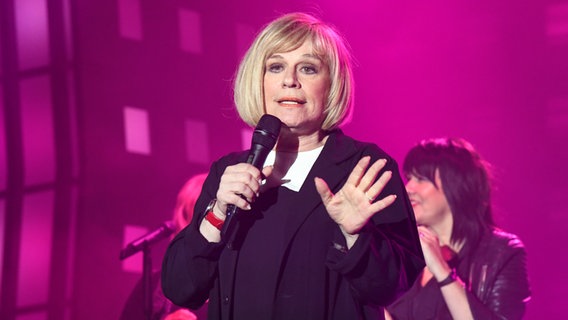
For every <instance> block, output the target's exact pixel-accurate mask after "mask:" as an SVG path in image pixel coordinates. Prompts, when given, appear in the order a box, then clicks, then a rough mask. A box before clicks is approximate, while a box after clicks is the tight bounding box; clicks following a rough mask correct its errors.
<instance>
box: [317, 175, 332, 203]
mask: <svg viewBox="0 0 568 320" xmlns="http://www.w3.org/2000/svg"><path fill="white" fill-rule="evenodd" d="M314 182H315V183H316V190H317V191H318V193H319V195H320V197H321V201H322V202H323V204H324V205H326V204H328V203H329V202H330V201H331V199H332V198H333V193H332V192H331V190H330V189H329V186H328V185H327V183H326V182H325V181H324V180H323V179H321V178H318V177H316V178H315V179H314Z"/></svg>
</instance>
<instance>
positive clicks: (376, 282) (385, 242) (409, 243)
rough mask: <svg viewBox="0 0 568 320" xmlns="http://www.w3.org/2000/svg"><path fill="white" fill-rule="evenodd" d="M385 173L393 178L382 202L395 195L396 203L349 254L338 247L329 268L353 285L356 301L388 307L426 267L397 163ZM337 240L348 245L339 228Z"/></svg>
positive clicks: (331, 253) (377, 218)
mask: <svg viewBox="0 0 568 320" xmlns="http://www.w3.org/2000/svg"><path fill="white" fill-rule="evenodd" d="M383 157H384V156H383ZM374 158H375V159H374V160H376V159H378V157H376V156H375V157H374ZM374 160H373V161H374ZM384 170H390V171H392V173H393V176H392V178H391V180H390V181H389V183H388V184H387V186H386V187H385V189H384V190H383V192H382V193H381V194H380V195H379V197H378V198H379V199H380V198H383V197H385V196H387V195H389V194H395V195H396V196H397V199H396V201H395V202H394V203H393V204H392V205H391V206H389V207H387V208H385V209H384V210H382V211H380V212H378V213H377V214H375V216H373V218H371V220H369V222H368V223H367V225H366V226H365V227H364V228H363V229H362V230H361V232H360V234H359V238H358V239H357V241H356V242H355V244H354V245H353V246H352V247H351V248H350V249H349V250H348V251H346V250H338V249H337V248H338V247H337V246H335V247H332V248H330V250H329V252H328V267H330V269H332V270H334V271H337V272H338V273H340V274H342V275H343V276H344V277H345V278H346V279H347V280H348V281H349V283H350V286H351V290H352V292H353V295H354V297H355V298H356V299H357V300H359V301H360V302H361V303H362V304H370V305H375V306H386V305H388V304H389V303H391V302H393V301H394V300H395V299H396V298H397V297H399V296H400V295H401V294H402V293H404V292H406V291H407V290H408V289H409V288H410V286H411V285H412V284H413V283H414V280H415V279H416V277H417V276H418V274H419V273H420V271H421V270H422V269H423V268H424V265H425V264H424V258H423V255H422V250H421V247H420V242H419V239H418V232H417V229H416V222H415V219H414V213H413V211H412V207H411V206H410V202H409V200H408V196H407V194H406V191H405V189H404V184H403V182H402V179H401V177H400V174H399V172H398V167H397V165H396V162H395V161H394V160H393V159H392V158H389V159H388V161H387V167H386V168H385V169H384ZM335 240H336V241H338V242H339V241H343V243H345V239H344V237H343V235H342V234H341V231H339V228H338V230H337V234H336V236H335Z"/></svg>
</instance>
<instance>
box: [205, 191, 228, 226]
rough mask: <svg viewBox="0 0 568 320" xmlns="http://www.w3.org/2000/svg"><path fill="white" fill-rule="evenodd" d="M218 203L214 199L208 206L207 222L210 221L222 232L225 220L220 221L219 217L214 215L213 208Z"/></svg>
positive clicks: (206, 210)
mask: <svg viewBox="0 0 568 320" xmlns="http://www.w3.org/2000/svg"><path fill="white" fill-rule="evenodd" d="M216 202H217V199H213V200H211V201H210V202H209V204H208V205H207V208H206V209H205V212H206V213H205V220H207V221H209V223H210V224H211V225H213V226H214V227H215V228H217V229H218V230H219V231H221V228H222V227H223V223H225V220H221V219H219V217H217V216H216V215H215V213H213V207H215V203H216Z"/></svg>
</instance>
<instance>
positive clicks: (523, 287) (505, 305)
mask: <svg viewBox="0 0 568 320" xmlns="http://www.w3.org/2000/svg"><path fill="white" fill-rule="evenodd" d="M457 274H458V276H459V278H460V279H461V280H462V281H463V282H464V283H465V287H466V294H467V299H468V302H469V306H470V308H471V311H472V313H473V317H474V319H522V318H523V314H524V312H525V306H526V303H527V302H528V300H529V299H530V294H531V293H530V288H529V282H528V276H527V268H526V252H525V249H524V246H523V244H522V242H521V240H519V238H518V237H517V236H515V235H514V234H509V233H505V232H503V231H499V230H494V231H493V233H492V234H488V235H486V236H484V237H483V238H482V239H481V242H480V243H479V245H478V246H477V248H476V250H475V252H474V253H473V254H472V255H471V257H460V256H459V255H458V262H457ZM387 310H388V311H389V313H390V314H391V315H392V316H393V318H394V319H397V320H398V319H401V320H403V319H452V317H451V315H450V312H449V310H448V307H447V305H446V303H445V301H444V298H443V296H442V293H441V291H440V288H439V287H438V284H437V283H436V279H435V278H432V279H430V281H429V282H428V283H427V284H426V285H425V286H424V287H421V285H420V280H417V281H416V282H415V283H414V286H413V287H412V289H410V290H409V291H408V292H407V293H406V294H405V295H404V296H402V297H401V298H400V299H399V300H398V301H396V302H395V303H393V304H392V305H390V306H389V307H388V308H387Z"/></svg>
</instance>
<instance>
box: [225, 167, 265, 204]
mask: <svg viewBox="0 0 568 320" xmlns="http://www.w3.org/2000/svg"><path fill="white" fill-rule="evenodd" d="M265 172H266V173H267V174H270V172H271V169H266V171H265ZM261 179H262V173H261V172H260V170H258V169H257V168H256V167H254V166H253V165H250V164H247V163H239V164H236V165H234V166H229V167H227V168H226V169H225V172H223V175H222V176H221V181H220V183H219V189H218V190H217V202H218V203H219V208H220V209H221V211H223V212H226V207H227V205H229V204H233V205H235V206H237V207H238V208H241V209H244V210H250V203H252V202H253V201H254V200H255V199H256V197H257V196H258V192H259V190H260V181H261Z"/></svg>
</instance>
